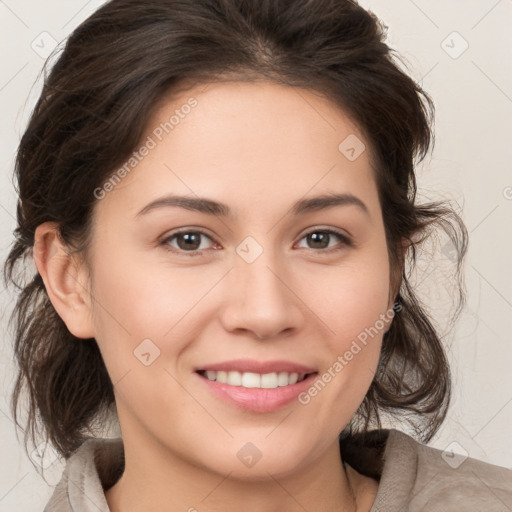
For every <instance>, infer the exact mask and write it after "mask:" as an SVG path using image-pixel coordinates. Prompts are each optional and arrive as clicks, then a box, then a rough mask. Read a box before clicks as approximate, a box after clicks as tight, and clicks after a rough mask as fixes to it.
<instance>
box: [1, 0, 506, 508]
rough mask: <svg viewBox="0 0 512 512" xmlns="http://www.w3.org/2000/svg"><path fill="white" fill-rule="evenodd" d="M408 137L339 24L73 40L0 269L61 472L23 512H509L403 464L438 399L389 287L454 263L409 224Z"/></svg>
mask: <svg viewBox="0 0 512 512" xmlns="http://www.w3.org/2000/svg"><path fill="white" fill-rule="evenodd" d="M432 115H433V105H432V102H431V100H430V98H429V97H428V95H427V94H426V93H425V92H424V91H422V90H421V88H420V87H419V86H418V85H417V84H416V83H415V82H414V81H413V80H411V79H410V78H409V77H408V76H406V75H405V74H404V73H403V72H402V71H401V70H400V69H399V67H398V66H397V64H396V63H395V62H394V59H393V58H392V51H391V50H390V49H389V48H388V47H387V46H386V44H385V43H384V32H383V29H382V27H381V25H380V24H379V22H378V20H377V19H376V18H375V17H374V16H373V15H372V14H371V13H369V12H366V11H365V10H364V9H362V8H361V7H359V6H358V5H357V4H356V3H354V2H351V1H340V0H336V1H334V0H313V1H312V0H295V1H293V2H292V1H290V0H286V1H285V0H272V1H261V0H259V1H256V0H197V1H194V2H178V1H171V0H167V1H162V0H159V1H156V0H150V1H147V2H138V1H134V0H112V1H111V2H108V3H107V4H105V5H104V6H103V7H102V8H101V9H99V10H98V11H97V12H96V13H95V14H93V15H92V16H91V17H90V18H89V19H88V20H86V21H85V22H84V23H83V24H82V25H81V26H80V27H79V28H78V29H77V30H76V31H75V32H74V33H73V34H72V36H71V37H70V39H69V40H68V42H67V45H66V48H65V50H64V52H63V54H62V55H61V56H60V57H59V59H58V61H57V62H56V64H55V66H54V67H53V69H52V70H51V72H50V74H49V76H48V78H47V79H46V82H45V86H44V90H43V92H42V95H41V98H40V100H39V102H38V104H37V106H36V109H35V111H34V114H33V116H32V118H31V121H30V123H29V126H28V127H27V130H26V132H25V134H24V136H23V138H22V141H21V144H20V148H19V152H18V156H17V165H16V175H17V179H18V183H19V204H18V227H17V229H16V236H17V240H16V242H15V245H14V247H13V248H12V250H11V252H10V254H9V257H8V259H7V261H6V264H5V277H6V279H7V280H8V281H13V282H16V280H15V279H14V269H15V266H16V264H17V263H18V262H19V261H20V260H22V259H23V257H24V256H25V255H27V254H29V255H32V256H33V258H34V262H35V264H36V267H37V273H36V275H35V276H34V277H33V278H32V279H31V280H29V282H27V283H21V284H19V283H18V284H19V286H20V288H21V294H20V298H19V302H18V304H17V308H16V311H15V317H14V319H15V325H16V339H15V349H16V357H17V361H18V365H19V374H18V380H17V382H16V387H15V392H14V395H13V413H14V416H15V419H16V421H17V422H18V416H17V406H18V403H19V401H20V398H21V396H22V391H23V390H24V389H25V388H26V389H27V391H28V398H29V416H28V419H27V426H28V428H27V432H31V433H32V434H33V437H34V438H36V437H37V434H38V433H40V434H42V435H43V437H44V438H46V439H48V440H49V441H50V442H51V443H52V444H53V446H55V448H56V449H57V450H58V452H59V453H60V454H61V455H62V456H63V457H64V458H66V459H67V464H66V469H65V471H64V474H63V476H62V479H61V481H60V482H59V484H58V485H57V487H56V489H55V492H54V494H53V496H52V499H51V500H50V502H49V503H48V505H47V507H46V509H45V510H47V511H68V510H105V511H106V510H111V511H120V510H122V511H134V512H135V511H139V510H144V511H148V510H149V511H151V510H159V511H161V510H189V511H193V510H222V511H229V510H238V509H241V508H244V509H245V510H255V511H256V510H258V511H261V510H290V511H291V510H337V511H354V510H357V511H372V512H377V511H379V512H383V511H395V512H396V511H398V510H443V511H446V510H461V509H463V510H475V511H476V510H502V509H503V506H505V507H509V508H510V507H512V490H511V487H512V486H511V483H510V482H511V479H510V472H509V471H507V470H506V469H504V468H500V467H498V466H493V465H490V464H486V463H483V462H481V461H477V460H474V459H467V460H465V461H463V463H461V464H453V463H450V462H451V461H450V460H449V457H446V455H445V454H443V453H442V452H441V451H439V450H436V449H433V448H430V447H428V446H426V445H425V444H422V443H424V442H428V441H429V440H430V439H431V438H432V436H433V435H434V434H435V432H436V431H437V430H438V429H439V427H440V425H441V424H442V421H443V419H444V418H445V415H446V410H447V407H448V404H449V398H450V374H449V368H448V365H447V361H446V357H445V354H444V351H443V347H442V344H441V342H440V339H439V335H438V334H437V333H436V330H435V329H434V327H433V326H432V324H431V322H430V320H429V317H428V316H427V314H426V313H425V311H424V310H423V309H422V307H421V305H420V303H419V302H418V301H417V299H416V296H415V294H414V290H413V289H412V288H411V287H410V285H409V282H408V280H407V275H408V270H409V268H408V265H407V264H409V265H414V261H415V255H416V251H417V250H418V249H420V248H421V247H422V245H423V244H424V243H425V240H426V239H427V238H428V235H429V233H430V231H432V230H434V229H435V228H441V229H443V230H444V231H445V233H446V234H448V236H449V237H450V239H451V241H452V243H453V246H454V250H455V252H456V254H457V271H459V270H460V265H461V263H462V260H463V256H464V254H465V251H466V243H467V233H466V229H465V227H464V225H463V223H462V221H461V220H460V218H459V217H458V216H457V214H456V213H455V212H454V211H452V210H451V209H450V207H449V206H448V205H446V204H443V203H431V204H427V205H418V204H416V202H415V193H416V184H415V175H414V165H415V162H416V161H418V160H421V158H423V157H424V156H425V155H426V153H427V152H428V149H429V147H430V143H431V139H432V132H431V120H432ZM406 263H407V264H406ZM457 277H458V280H457V283H456V284H457V285H458V287H459V290H460V289H461V281H460V274H459V273H457ZM462 302H463V295H462V292H461V295H460V303H461V304H462ZM384 413H385V414H387V415H388V416H389V415H391V417H394V418H395V419H396V420H404V419H405V420H406V421H408V422H409V423H410V426H412V427H413V429H414V431H415V432H416V437H417V439H415V438H413V437H411V436H410V435H408V434H406V433H404V432H401V431H400V430H396V429H392V428H387V429H386V428H382V426H381V421H380V420H381V416H382V415H383V414H384ZM111 421H113V422H114V423H115V422H116V421H118V422H119V427H120V431H121V437H120V438H113V439H112V438H106V437H103V436H104V435H105V432H106V431H107V429H108V427H109V425H110V424H111V423H110V422H111ZM500 507H502V508H500Z"/></svg>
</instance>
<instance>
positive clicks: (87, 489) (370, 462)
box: [44, 429, 512, 512]
mask: <svg viewBox="0 0 512 512" xmlns="http://www.w3.org/2000/svg"><path fill="white" fill-rule="evenodd" d="M340 450H341V453H342V457H343V460H344V461H345V462H346V463H348V464H349V465H350V466H352V467H353V468H354V469H356V470H357V471H359V472H360V473H363V474H366V475H368V476H372V477H374V478H376V479H377V480H379V488H378V492H377V496H376V499H375V502H374V504H373V506H372V508H371V510H370V512H420V511H423V512H427V511H428V512H452V511H453V512H462V511H463V512H512V471H511V470H509V469H506V468H503V467H500V466H495V465H492V464H487V463H485V462H482V461H479V460H477V459H473V458H463V457H460V456H459V455H456V454H453V453H452V452H442V451H441V450H438V449H435V448H432V447H430V446H427V445H424V444H421V443H419V442H417V441H416V440H415V439H413V438H412V437H410V436H409V435H407V434H405V433H403V432H400V431H398V430H394V429H390V430H374V431H371V432H370V433H368V434H367V435H366V436H365V437H361V436H360V437H359V438H358V437H353V438H350V439H345V440H342V441H341V442H340ZM123 470H124V451H123V444H122V440H121V438H113V439H107V438H91V439H88V440H87V441H85V442H84V443H83V444H82V445H81V446H80V448H79V449H78V450H77V451H76V452H75V453H74V454H73V455H72V456H71V457H70V458H69V459H68V460H67V463H66V467H65V468H64V471H63V474H62V478H61V480H60V481H59V483H58V484H57V486H56V487H55V490H54V492H53V495H52V497H51V499H50V501H49V502H48V504H47V505H46V508H45V509H44V512H70V511H74V512H99V511H101V512H109V508H108V505H107V501H106V499H105V494H104V490H105V489H108V488H109V487H111V486H112V485H113V484H114V483H115V482H116V481H117V480H118V478H119V477H120V475H121V474H122V472H123Z"/></svg>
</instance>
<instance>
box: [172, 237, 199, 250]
mask: <svg viewBox="0 0 512 512" xmlns="http://www.w3.org/2000/svg"><path fill="white" fill-rule="evenodd" d="M180 241H185V242H186V243H185V244H182V243H180ZM177 242H178V246H179V248H180V249H192V250H196V249H197V247H199V246H200V245H201V235H200V234H199V233H179V234H178V235H177Z"/></svg>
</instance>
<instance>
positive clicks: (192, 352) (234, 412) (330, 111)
mask: <svg viewBox="0 0 512 512" xmlns="http://www.w3.org/2000/svg"><path fill="white" fill-rule="evenodd" d="M191 98H193V99H191ZM186 105H189V106H188V107H187V106H186ZM176 111H178V112H176ZM173 115H174V118H171V116H173ZM170 119H171V121H169V120H170ZM166 122H167V123H168V124H167V125H166V124H165V123H166ZM163 127H164V128H163ZM347 138H348V139H347ZM344 141H345V142H344ZM340 144H341V146H340ZM363 144H364V145H365V147H366V149H364V147H363ZM143 145H145V146H146V150H144V149H141V150H139V156H140V161H138V160H137V162H138V163H137V165H134V166H133V167H131V166H128V167H126V169H130V170H129V172H128V171H126V169H125V172H124V173H123V172H121V173H120V174H121V175H123V174H125V176H124V177H122V179H121V180H117V181H118V182H115V184H113V183H114V181H113V180H112V182H111V184H110V185H108V184H107V185H106V186H105V187H104V188H103V189H102V191H101V192H97V195H98V197H101V199H99V200H98V202H97V204H96V207H95V212H94V225H93V238H92V240H93V241H92V246H91V250H90V253H89V262H90V271H91V281H90V294H91V297H92V298H93V299H94V300H92V302H91V308H92V311H91V313H92V315H91V322H92V329H93V331H94V337H95V338H96V340H97V342H98V345H99V347H100V350H101V352H102V355H103V357H104V360H105V363H106V366H107V369H108V372H109V374H110V377H111V379H112V382H113V383H114V386H115V387H114V390H115V396H116V403H117V408H118V414H119V418H120V424H121V429H122V433H123V437H124V439H125V444H127V445H128V444H129V443H131V446H133V447H135V446H139V447H141V449H142V447H143V449H144V450H148V451H151V450H152V451H153V452H154V453H165V454H166V457H169V458H171V459H175V460H180V461H185V462H187V463H190V464H192V465H194V466H195V467H200V468H202V469H204V470H207V471H212V472H216V473H221V474H223V475H226V474H227V473H228V472H232V476H233V477H235V476H238V477H240V478H258V477H263V476H264V475H266V474H267V473H266V472H267V471H269V472H270V473H272V474H273V475H285V474H286V473H288V472H290V471H294V470H296V469H297V468H300V467H301V466H304V467H305V466H306V465H307V464H311V463H312V462H313V461H315V460H317V459H318V458H319V457H320V456H321V454H323V453H326V451H327V449H328V447H329V446H332V445H333V443H336V442H337V435H338V434H339V432H340V431H341V430H342V428H343V427H344V426H345V425H346V424H347V423H348V422H349V420H350V418H351V417H352V416H353V414H354V412H355V411H356V409H357V408H358V406H359V405H360V403H361V402H362V400H363V398H364V396H365V394H366V392H367V390H368V387H369V386H370V383H371V381H372V378H373V376H374V372H375V369H376V366H377V362H378V358H379V353H380V347H381V339H382V335H383V333H384V332H385V331H386V329H387V327H389V324H388V323H385V322H386V321H387V322H389V311H390V308H391V306H392V302H390V287H389V284H390V283H389V263H388V256H387V247H386V240H385V232H384V225H383V219H382V215H381V209H380V205H379V200H378V195H377V187H376V183H375V180H374V176H373V171H372V169H371V166H370V155H369V147H368V143H367V142H366V141H365V139H364V138H363V136H362V135H361V133H360V131H359V130H358V128H357V127H356V126H355V125H354V124H353V123H352V122H351V121H350V120H349V119H348V118H347V116H346V115H345V114H344V113H343V112H342V111H341V110H340V109H339V108H337V107H336V105H334V104H333V103H331V102H330V101H328V100H327V99H325V98H322V97H320V96H319V95H317V94H314V93H312V92H310V91H306V90H303V89H294V88H291V87H286V86H282V85H276V84H271V83H264V82H261V83H241V82H228V83H217V84H210V85H208V86H207V87H205V86H204V85H203V86H196V87H195V88H192V89H190V90H188V91H186V92H180V93H179V94H178V95H175V97H173V98H172V99H169V100H168V101H166V102H162V104H161V106H160V107H159V109H158V110H157V111H156V113H155V114H154V115H153V117H152V119H151V121H150V123H149V125H148V128H147V132H146V133H145V134H144V137H143V138H142V141H141V147H142V146H143ZM132 164H134V162H133V161H132ZM118 176H119V174H118ZM336 194H338V195H340V196H341V195H344V199H340V200H338V201H337V202H335V201H332V200H331V202H330V203H326V202H325V201H324V202H322V201H320V200H318V201H316V202H315V201H312V199H313V198H317V197H320V196H326V195H331V196H332V197H333V196H334V195H336ZM171 196H173V197H176V196H184V198H185V199H182V200H181V203H180V201H179V200H176V199H174V200H172V199H170V198H171ZM187 200H188V203H187V202H186V201H187ZM200 200H202V201H205V200H208V201H210V202H208V203H205V202H203V203H201V202H200ZM212 202H215V203H219V204H221V206H219V205H216V204H213V203H212ZM180 204H181V206H180ZM383 320H384V322H383ZM294 374H295V375H294ZM297 374H298V375H297ZM261 375H264V376H263V377H261ZM329 377H330V378H329ZM210 379H217V380H216V381H212V380H210ZM301 379H303V380H301ZM295 380H299V382H296V383H294V381H295ZM222 381H224V382H222ZM240 384H242V385H240ZM260 386H262V387H260ZM248 443H252V444H248ZM133 449H135V448H133ZM259 456H261V459H260V460H259V461H258V463H257V464H255V465H254V466H253V467H251V464H250V463H247V464H245V463H240V461H242V462H243V461H244V460H245V461H249V458H250V457H253V458H254V457H256V458H258V457H259ZM248 457H249V458H248ZM251 460H252V459H251Z"/></svg>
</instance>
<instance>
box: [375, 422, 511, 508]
mask: <svg viewBox="0 0 512 512" xmlns="http://www.w3.org/2000/svg"><path fill="white" fill-rule="evenodd" d="M388 493H393V494H394V495H395V496H396V497H397V498H398V499H399V500H400V501H401V502H402V503H403V504H404V505H405V506H406V508H404V510H408V511H410V512H414V511H418V512H419V511H427V510H428V511H429V512H436V511H439V512H441V511H443V512H450V511H454V512H455V511H457V512H459V511H461V510H463V511H464V512H471V511H475V512H476V511H478V512H480V511H483V510H485V511H486V512H500V511H503V512H507V511H511V510H512V471H511V470H509V469H506V468H503V467H500V466H496V465H493V464H488V463H485V462H483V461H480V460H477V459H474V458H471V457H462V456H460V455H457V454H454V453H452V452H446V451H445V452H443V451H442V450H439V449H436V448H433V447H431V446H427V445H424V444H422V443H419V442H418V441H416V440H415V439H413V438H412V437H410V436H408V435H407V434H405V433H403V432H400V431H398V430H394V429H393V430H389V431H388V436H387V442H386V448H385V451H384V460H383V469H382V475H381V479H380V484H379V492H378V494H377V498H376V501H375V505H377V507H378V506H379V504H378V501H379V500H381V498H383V497H384V501H385V499H386V495H388ZM379 494H380V495H379ZM381 501H382V500H381ZM396 505H398V503H395V504H394V505H393V507H395V506H396ZM387 510H392V509H388V508H385V503H384V502H383V503H382V505H381V508H375V511H374V509H373V508H372V511H374V512H385V511H387ZM393 510H396V509H395V508H393Z"/></svg>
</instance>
